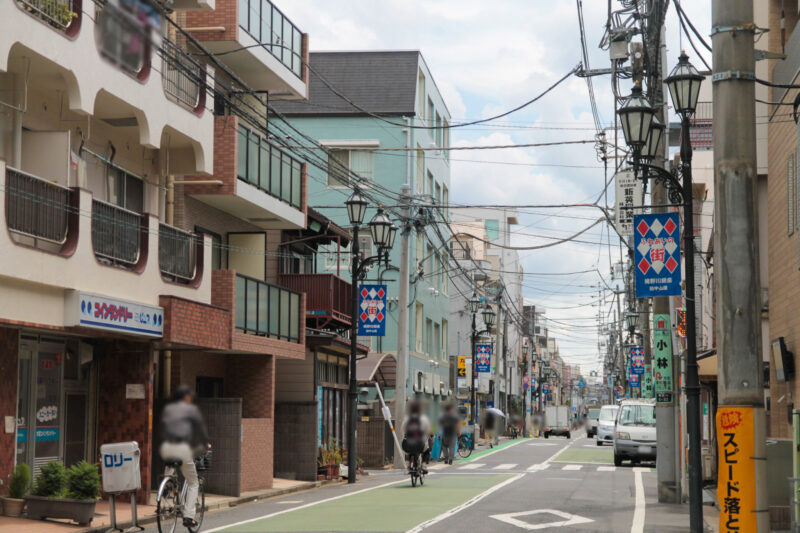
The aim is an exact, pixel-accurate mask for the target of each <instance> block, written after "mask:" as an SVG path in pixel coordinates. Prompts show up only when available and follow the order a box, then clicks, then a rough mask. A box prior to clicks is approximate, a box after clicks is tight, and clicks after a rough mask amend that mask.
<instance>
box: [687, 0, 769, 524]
mask: <svg viewBox="0 0 800 533" xmlns="http://www.w3.org/2000/svg"><path fill="white" fill-rule="evenodd" d="M711 12H712V23H711V24H712V27H713V28H714V31H713V34H712V49H713V55H712V59H713V67H714V74H713V77H712V83H713V101H714V103H713V106H714V108H713V112H714V121H715V124H714V130H715V131H716V132H719V133H718V135H715V136H714V170H715V176H714V200H715V204H714V222H715V224H714V252H715V257H716V259H715V261H714V276H715V277H716V279H717V287H718V292H717V312H716V317H717V332H718V333H717V354H718V355H717V365H718V373H719V381H718V385H717V386H718V391H719V410H718V412H717V428H718V437H717V442H718V444H719V468H718V471H719V472H720V480H719V487H720V489H719V490H720V494H723V491H726V490H730V489H727V486H728V484H729V483H730V482H735V481H736V480H735V479H732V477H733V476H734V475H735V476H747V477H748V480H747V481H745V482H744V483H741V482H740V483H739V486H740V487H741V488H740V492H739V493H738V494H736V497H738V498H739V501H740V508H739V509H738V510H740V512H739V513H738V514H736V515H734V514H732V513H729V512H727V509H723V512H722V513H721V514H720V523H721V524H724V523H725V522H724V520H725V519H727V520H736V522H735V523H736V524H737V525H739V526H740V528H741V530H742V531H757V532H759V533H760V532H766V531H769V509H768V502H767V494H766V487H767V475H766V466H767V465H766V461H765V460H764V459H765V457H766V420H765V415H764V389H763V383H762V380H763V378H762V354H761V323H760V320H761V319H760V309H761V297H760V294H759V288H760V286H761V284H760V279H759V270H758V228H757V218H756V217H757V214H756V198H757V195H756V182H757V170H756V169H757V167H756V141H755V82H754V79H755V59H754V51H753V48H754V47H753V44H754V33H755V31H756V26H755V24H754V23H753V0H724V1H723V0H713V1H712V9H711ZM689 305H694V302H689ZM688 326H690V324H689V323H688V321H687V327H688ZM734 419H736V420H740V419H741V422H740V423H739V424H738V426H739V427H740V428H741V430H739V431H737V429H736V427H734V426H733V425H732V423H730V421H731V420H734ZM721 422H726V423H724V424H723V423H721ZM730 440H734V441H735V442H736V449H737V452H738V451H739V450H741V451H744V453H741V452H739V453H736V454H735V458H731V460H735V461H737V462H736V463H735V464H733V463H730V462H729V456H728V455H726V454H727V453H728V452H729V450H732V449H733V448H730V446H729V444H730ZM726 495H727V494H726ZM720 529H722V528H720Z"/></svg>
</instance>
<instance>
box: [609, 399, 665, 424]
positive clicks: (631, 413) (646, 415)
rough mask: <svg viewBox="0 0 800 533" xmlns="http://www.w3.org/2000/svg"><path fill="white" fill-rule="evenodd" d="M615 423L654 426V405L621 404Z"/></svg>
mask: <svg viewBox="0 0 800 533" xmlns="http://www.w3.org/2000/svg"><path fill="white" fill-rule="evenodd" d="M617 423H618V424H622V425H625V426H655V425H656V413H655V406H653V405H636V404H634V405H623V406H622V407H621V408H620V412H619V417H618V422H617Z"/></svg>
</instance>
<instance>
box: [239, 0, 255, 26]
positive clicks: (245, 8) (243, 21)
mask: <svg viewBox="0 0 800 533" xmlns="http://www.w3.org/2000/svg"><path fill="white" fill-rule="evenodd" d="M254 1H255V0H254ZM249 4H250V3H249V2H248V1H247V0H239V25H240V26H241V27H243V28H245V29H246V28H247V15H248V13H250V5H249Z"/></svg>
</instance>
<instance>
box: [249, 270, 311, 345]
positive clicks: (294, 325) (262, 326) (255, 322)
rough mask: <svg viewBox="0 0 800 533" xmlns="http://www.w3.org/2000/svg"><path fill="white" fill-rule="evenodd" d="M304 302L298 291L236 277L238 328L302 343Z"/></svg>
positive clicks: (250, 332) (251, 333)
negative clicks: (302, 307) (301, 313)
mask: <svg viewBox="0 0 800 533" xmlns="http://www.w3.org/2000/svg"><path fill="white" fill-rule="evenodd" d="M301 301H302V295H301V294H300V293H299V292H295V291H292V290H288V289H285V288H283V287H278V286H277V285H271V284H269V283H266V282H264V281H260V280H257V279H255V278H251V277H248V276H244V275H242V274H236V329H237V330H240V331H242V332H243V333H245V334H250V335H258V336H262V337H269V338H273V339H277V340H283V341H288V342H292V343H300V340H301V336H300V335H301V322H302V316H301V315H300V311H301V309H300V307H301Z"/></svg>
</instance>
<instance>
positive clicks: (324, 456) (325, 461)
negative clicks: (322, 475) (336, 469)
mask: <svg viewBox="0 0 800 533" xmlns="http://www.w3.org/2000/svg"><path fill="white" fill-rule="evenodd" d="M338 446H339V444H338V442H337V440H336V439H333V438H332V439H330V440H329V441H328V445H327V446H323V447H322V448H320V449H319V452H320V465H321V466H327V465H338V464H341V462H342V450H341V448H339V447H338Z"/></svg>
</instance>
